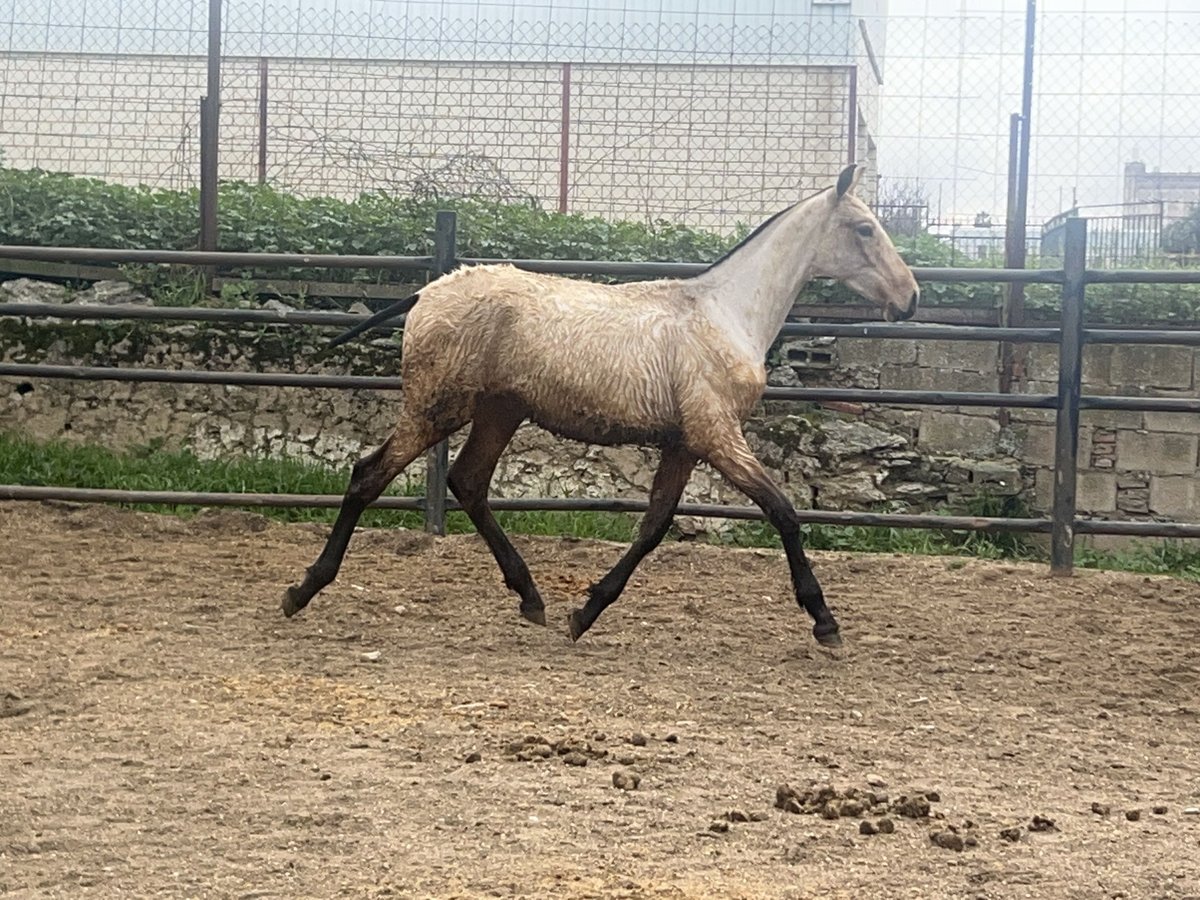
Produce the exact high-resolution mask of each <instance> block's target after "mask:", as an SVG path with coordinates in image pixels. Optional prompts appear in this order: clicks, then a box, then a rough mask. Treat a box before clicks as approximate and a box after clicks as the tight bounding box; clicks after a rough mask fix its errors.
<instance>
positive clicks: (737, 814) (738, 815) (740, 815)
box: [725, 809, 750, 822]
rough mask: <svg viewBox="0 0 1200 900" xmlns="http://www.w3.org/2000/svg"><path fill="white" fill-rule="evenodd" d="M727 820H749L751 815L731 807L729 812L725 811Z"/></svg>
mask: <svg viewBox="0 0 1200 900" xmlns="http://www.w3.org/2000/svg"><path fill="white" fill-rule="evenodd" d="M725 821H726V822H749V821H750V817H749V816H748V815H746V814H745V813H744V812H742V811H741V810H740V809H731V810H730V811H729V812H727V813H725Z"/></svg>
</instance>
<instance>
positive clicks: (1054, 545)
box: [1050, 218, 1087, 575]
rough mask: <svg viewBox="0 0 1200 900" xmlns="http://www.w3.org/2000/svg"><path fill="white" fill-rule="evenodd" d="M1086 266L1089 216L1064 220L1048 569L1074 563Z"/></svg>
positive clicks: (1064, 571)
mask: <svg viewBox="0 0 1200 900" xmlns="http://www.w3.org/2000/svg"><path fill="white" fill-rule="evenodd" d="M1086 265H1087V219H1080V218H1071V219H1068V220H1067V222H1066V234H1065V247H1064V253H1063V270H1064V274H1065V276H1066V277H1065V279H1064V281H1063V289H1062V338H1061V341H1060V343H1059V347H1058V416H1057V418H1056V429H1055V436H1054V506H1053V510H1052V512H1051V519H1052V521H1053V525H1052V527H1051V530H1050V574H1052V575H1070V574H1071V571H1072V569H1073V568H1074V565H1075V489H1076V483H1075V482H1076V471H1075V465H1076V456H1077V455H1078V451H1079V395H1080V393H1081V387H1080V384H1081V382H1082V380H1083V300H1084V291H1085V289H1086V283H1085V281H1084V268H1085V267H1086Z"/></svg>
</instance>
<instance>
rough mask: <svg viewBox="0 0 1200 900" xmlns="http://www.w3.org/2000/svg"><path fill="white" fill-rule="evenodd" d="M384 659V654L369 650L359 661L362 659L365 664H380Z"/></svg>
mask: <svg viewBox="0 0 1200 900" xmlns="http://www.w3.org/2000/svg"><path fill="white" fill-rule="evenodd" d="M382 657H383V654H382V653H380V652H379V651H378V650H368V651H367V652H366V653H364V654H362V655H361V656H360V657H359V659H361V660H362V661H363V662H379V660H380V659H381V658H382Z"/></svg>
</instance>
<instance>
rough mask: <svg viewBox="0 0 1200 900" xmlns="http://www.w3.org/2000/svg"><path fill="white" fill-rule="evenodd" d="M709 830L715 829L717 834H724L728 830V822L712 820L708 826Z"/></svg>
mask: <svg viewBox="0 0 1200 900" xmlns="http://www.w3.org/2000/svg"><path fill="white" fill-rule="evenodd" d="M708 830H709V831H715V832H716V833H717V834H724V833H725V832H727V831H728V830H729V823H728V822H713V823H712V824H711V825H709V826H708Z"/></svg>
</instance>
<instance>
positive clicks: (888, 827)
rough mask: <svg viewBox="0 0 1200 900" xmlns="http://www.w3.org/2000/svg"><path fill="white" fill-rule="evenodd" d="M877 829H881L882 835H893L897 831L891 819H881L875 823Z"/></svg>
mask: <svg viewBox="0 0 1200 900" xmlns="http://www.w3.org/2000/svg"><path fill="white" fill-rule="evenodd" d="M875 827H876V828H878V829H879V833H880V834H891V833H892V832H894V831H895V830H896V823H895V822H893V821H892V820H891V819H880V820H879V821H878V822H876V823H875Z"/></svg>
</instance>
